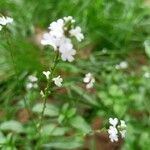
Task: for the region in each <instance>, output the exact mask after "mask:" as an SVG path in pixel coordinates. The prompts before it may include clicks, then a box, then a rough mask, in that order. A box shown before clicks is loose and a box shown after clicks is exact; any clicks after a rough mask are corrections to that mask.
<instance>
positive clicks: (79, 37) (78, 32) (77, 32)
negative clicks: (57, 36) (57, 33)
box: [69, 26, 84, 42]
mask: <svg viewBox="0 0 150 150" xmlns="http://www.w3.org/2000/svg"><path fill="white" fill-rule="evenodd" d="M69 33H70V35H71V36H74V37H76V39H77V40H78V41H79V42H81V41H82V40H83V39H84V35H83V34H82V33H81V28H80V27H79V26H77V27H76V28H74V29H71V30H70V32H69Z"/></svg>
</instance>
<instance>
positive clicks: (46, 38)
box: [41, 33, 57, 50]
mask: <svg viewBox="0 0 150 150" xmlns="http://www.w3.org/2000/svg"><path fill="white" fill-rule="evenodd" d="M41 44H42V45H51V46H52V47H53V48H54V50H57V39H56V37H54V36H52V35H51V34H50V33H45V34H44V35H43V38H42V40H41Z"/></svg>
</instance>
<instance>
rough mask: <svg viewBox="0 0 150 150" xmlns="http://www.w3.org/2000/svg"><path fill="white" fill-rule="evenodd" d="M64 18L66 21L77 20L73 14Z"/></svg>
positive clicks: (72, 21)
mask: <svg viewBox="0 0 150 150" xmlns="http://www.w3.org/2000/svg"><path fill="white" fill-rule="evenodd" d="M64 20H65V22H69V21H71V23H74V22H75V20H74V19H73V17H72V16H68V17H64Z"/></svg>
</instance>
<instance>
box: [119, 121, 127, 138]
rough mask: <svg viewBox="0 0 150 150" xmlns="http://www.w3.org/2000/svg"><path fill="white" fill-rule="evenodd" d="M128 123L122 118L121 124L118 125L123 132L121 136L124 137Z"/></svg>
mask: <svg viewBox="0 0 150 150" xmlns="http://www.w3.org/2000/svg"><path fill="white" fill-rule="evenodd" d="M126 127H127V125H126V123H125V121H124V120H120V125H119V126H118V129H119V132H120V134H121V137H122V138H124V137H125V134H126Z"/></svg>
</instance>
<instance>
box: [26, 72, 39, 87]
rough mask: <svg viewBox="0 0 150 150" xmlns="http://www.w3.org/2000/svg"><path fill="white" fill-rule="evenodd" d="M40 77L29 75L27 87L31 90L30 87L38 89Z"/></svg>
mask: <svg viewBox="0 0 150 150" xmlns="http://www.w3.org/2000/svg"><path fill="white" fill-rule="evenodd" d="M37 81H38V78H37V77H36V76H33V75H29V76H28V79H27V83H26V89H27V90H30V89H32V88H33V89H37V88H38V84H37Z"/></svg>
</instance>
